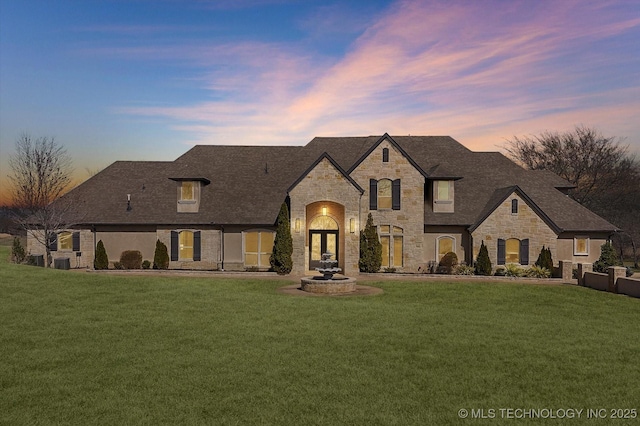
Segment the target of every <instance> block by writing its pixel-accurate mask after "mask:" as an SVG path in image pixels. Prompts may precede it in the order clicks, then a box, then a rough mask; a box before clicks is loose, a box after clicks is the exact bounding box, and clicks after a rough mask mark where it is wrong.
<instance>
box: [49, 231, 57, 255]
mask: <svg viewBox="0 0 640 426" xmlns="http://www.w3.org/2000/svg"><path fill="white" fill-rule="evenodd" d="M49 251H58V234H56V233H55V232H52V233H50V234H49Z"/></svg>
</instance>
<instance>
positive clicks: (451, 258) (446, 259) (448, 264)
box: [436, 251, 458, 274]
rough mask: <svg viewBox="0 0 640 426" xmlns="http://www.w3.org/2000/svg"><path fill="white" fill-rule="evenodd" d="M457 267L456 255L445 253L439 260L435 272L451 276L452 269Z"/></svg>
mask: <svg viewBox="0 0 640 426" xmlns="http://www.w3.org/2000/svg"><path fill="white" fill-rule="evenodd" d="M457 265H458V255H456V254H455V253H454V252H452V251H450V252H449V253H445V255H444V256H442V259H440V263H438V269H437V270H436V272H437V273H438V274H451V273H452V272H453V268H455V267H456V266H457Z"/></svg>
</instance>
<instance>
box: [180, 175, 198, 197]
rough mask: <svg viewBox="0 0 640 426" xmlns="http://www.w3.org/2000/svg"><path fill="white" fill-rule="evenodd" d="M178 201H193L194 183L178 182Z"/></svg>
mask: <svg viewBox="0 0 640 426" xmlns="http://www.w3.org/2000/svg"><path fill="white" fill-rule="evenodd" d="M180 184H181V185H180V200H181V201H195V186H196V182H192V181H187V180H185V181H182V182H180Z"/></svg>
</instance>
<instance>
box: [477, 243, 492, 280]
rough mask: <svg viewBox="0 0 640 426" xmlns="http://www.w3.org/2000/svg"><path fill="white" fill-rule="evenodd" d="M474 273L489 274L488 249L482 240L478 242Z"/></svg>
mask: <svg viewBox="0 0 640 426" xmlns="http://www.w3.org/2000/svg"><path fill="white" fill-rule="evenodd" d="M476 275H491V259H489V250H487V246H485V245H484V241H482V243H481V244H480V252H479V253H478V258H477V259H476Z"/></svg>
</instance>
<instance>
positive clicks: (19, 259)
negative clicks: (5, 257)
mask: <svg viewBox="0 0 640 426" xmlns="http://www.w3.org/2000/svg"><path fill="white" fill-rule="evenodd" d="M26 257H27V254H26V253H25V252H24V247H22V243H21V242H20V238H18V237H15V238H14V239H13V246H12V247H11V260H12V261H13V262H15V263H23V262H24V260H25V258H26Z"/></svg>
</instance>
